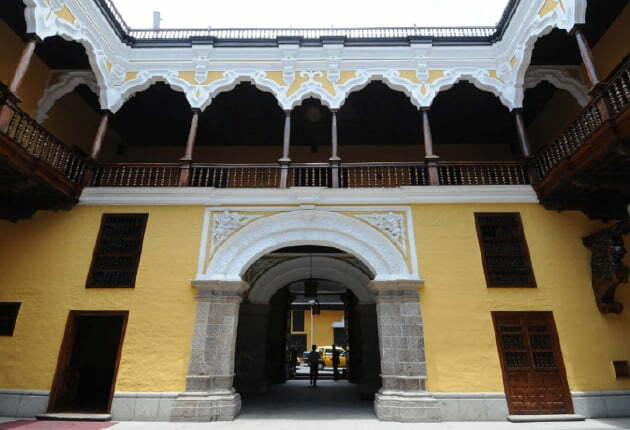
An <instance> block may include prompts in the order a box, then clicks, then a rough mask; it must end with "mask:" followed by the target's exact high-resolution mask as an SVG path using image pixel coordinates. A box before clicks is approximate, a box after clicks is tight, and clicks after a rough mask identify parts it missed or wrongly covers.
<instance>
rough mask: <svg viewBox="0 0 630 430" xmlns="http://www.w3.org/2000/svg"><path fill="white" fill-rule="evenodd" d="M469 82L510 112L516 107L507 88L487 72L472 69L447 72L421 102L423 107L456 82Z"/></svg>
mask: <svg viewBox="0 0 630 430" xmlns="http://www.w3.org/2000/svg"><path fill="white" fill-rule="evenodd" d="M462 81H464V82H470V83H471V84H473V85H474V86H475V87H477V88H478V89H479V90H481V91H487V92H489V93H492V94H494V95H495V96H496V97H497V98H498V99H499V101H500V102H501V103H502V104H503V105H504V106H506V107H507V108H508V109H510V110H512V109H514V108H515V107H517V105H516V103H515V101H514V99H513V97H510V92H509V88H508V86H507V85H506V84H505V82H503V81H502V80H500V79H497V78H495V77H491V76H490V73H489V70H484V69H474V68H458V69H454V70H449V71H447V72H446V73H445V74H444V76H443V77H442V78H440V79H438V80H436V81H435V83H434V84H433V86H432V88H431V93H430V95H429V96H425V98H424V100H423V101H422V103H423V106H426V105H427V103H428V105H431V103H433V101H434V100H435V97H437V95H438V94H439V93H441V92H443V91H448V90H449V89H451V88H452V87H453V86H454V85H455V84H457V83H458V82H462Z"/></svg>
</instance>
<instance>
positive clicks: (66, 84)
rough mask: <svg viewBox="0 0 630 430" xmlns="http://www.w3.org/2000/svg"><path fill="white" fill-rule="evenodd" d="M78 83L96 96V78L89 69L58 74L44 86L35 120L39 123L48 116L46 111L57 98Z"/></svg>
mask: <svg viewBox="0 0 630 430" xmlns="http://www.w3.org/2000/svg"><path fill="white" fill-rule="evenodd" d="M79 85H86V86H87V87H88V88H89V89H90V90H91V91H92V92H93V93H94V94H96V95H97V96H98V94H99V89H98V84H97V83H96V78H95V77H94V73H93V72H92V71H91V70H72V71H68V72H63V73H61V74H60V78H59V80H58V81H57V82H55V83H54V84H53V85H51V86H49V87H48V88H46V90H45V91H44V94H43V95H42V98H41V99H39V104H38V106H37V117H36V120H37V122H39V123H40V124H41V123H43V122H44V121H45V120H46V119H47V118H48V112H50V109H52V107H53V106H54V105H55V103H56V102H57V100H59V99H61V98H62V97H63V96H65V95H66V94H68V93H71V92H72V91H74V90H75V88H77V87H78V86H79Z"/></svg>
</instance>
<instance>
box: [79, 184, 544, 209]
mask: <svg viewBox="0 0 630 430" xmlns="http://www.w3.org/2000/svg"><path fill="white" fill-rule="evenodd" d="M309 203H311V204H321V205H324V204H326V205H331V204H332V205H340V204H341V205H344V204H346V205H352V204H357V205H380V204H394V205H396V204H427V203H434V204H440V203H532V204H537V203H538V197H537V196H536V192H535V191H534V189H533V188H532V187H531V185H461V186H446V185H441V186H422V187H413V186H409V187H400V188H359V189H344V188H339V189H333V188H317V187H313V188H301V187H295V188H289V189H278V188H256V189H254V188H251V189H245V188H241V189H237V188H234V189H227V188H179V187H173V188H168V187H164V188H162V187H160V188H157V187H134V188H125V187H95V188H93V187H87V188H84V189H83V192H82V193H81V197H80V199H79V204H81V205H100V206H103V205H189V206H199V205H202V206H209V205H225V206H230V205H251V204H255V205H301V204H309ZM376 209H377V210H378V209H379V208H376ZM381 210H384V209H382V208H381Z"/></svg>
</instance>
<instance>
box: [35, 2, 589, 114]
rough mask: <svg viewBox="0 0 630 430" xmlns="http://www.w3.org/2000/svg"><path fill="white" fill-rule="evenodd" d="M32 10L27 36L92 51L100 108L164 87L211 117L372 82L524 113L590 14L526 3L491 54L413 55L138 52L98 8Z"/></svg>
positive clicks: (455, 50) (288, 49) (328, 96)
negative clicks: (471, 92) (247, 93)
mask: <svg viewBox="0 0 630 430" xmlns="http://www.w3.org/2000/svg"><path fill="white" fill-rule="evenodd" d="M24 2H25V4H26V6H27V7H26V12H25V16H26V21H27V28H28V30H27V31H29V32H33V33H36V34H37V35H38V36H40V37H41V38H46V37H49V36H53V35H60V36H61V37H63V38H65V39H68V40H75V41H78V42H79V43H81V44H83V45H84V46H85V47H86V52H87V55H88V58H89V60H90V64H91V66H92V69H93V70H94V73H95V76H96V80H97V83H98V86H99V89H100V91H99V97H100V101H101V106H102V107H103V108H105V109H109V110H111V111H113V112H116V111H117V110H118V109H119V108H120V107H121V106H122V104H123V103H124V102H125V101H126V100H127V99H128V98H129V97H131V96H132V95H133V94H134V93H136V92H138V91H142V90H144V89H146V88H147V87H148V86H149V85H151V84H153V83H155V82H157V81H164V82H166V83H168V85H170V86H172V87H173V88H175V89H177V90H179V91H183V92H184V93H185V94H186V98H187V100H188V101H189V103H190V105H191V106H192V107H195V108H200V109H205V107H207V106H208V105H209V104H210V103H211V102H212V99H213V98H214V97H216V95H217V94H219V93H220V92H223V91H229V90H230V89H232V88H233V87H234V86H235V85H237V84H238V83H239V82H242V81H245V80H247V81H250V82H252V83H253V84H254V85H256V86H257V87H258V88H260V89H262V90H264V91H269V92H271V93H272V94H273V95H274V96H275V97H276V98H277V100H278V104H279V105H280V106H281V107H282V108H283V109H290V108H292V107H294V106H297V105H299V104H300V103H301V102H302V101H303V100H304V99H305V98H308V97H317V98H319V99H321V100H322V103H324V104H325V105H327V106H329V107H331V108H339V107H340V106H342V105H343V103H344V101H345V100H346V98H347V96H348V95H349V94H350V93H351V92H352V91H356V90H358V89H360V88H362V87H363V86H365V85H367V83H369V82H371V81H373V80H382V81H383V82H385V83H386V84H387V85H388V86H390V87H391V88H393V89H395V90H399V91H403V92H404V93H405V94H406V95H407V96H408V97H409V98H410V100H411V102H412V103H413V104H414V105H415V106H417V107H421V106H429V105H430V104H431V103H432V101H433V99H434V98H435V96H436V95H437V94H438V92H440V91H443V90H446V89H448V88H449V87H450V86H452V85H453V84H455V83H456V82H458V81H460V80H469V81H470V82H472V83H473V84H475V85H476V86H478V87H479V88H481V89H482V90H486V91H490V92H492V93H493V94H495V95H497V97H499V98H500V100H501V102H502V103H503V104H505V105H506V106H507V107H508V108H510V109H513V108H515V107H521V106H522V102H523V86H524V79H525V72H526V70H527V68H528V66H529V63H530V59H531V52H532V50H533V48H534V44H535V42H536V40H537V39H538V38H539V37H541V36H543V35H545V34H547V33H548V32H550V31H551V30H552V29H553V28H561V29H564V30H570V29H571V28H573V26H574V25H575V24H576V23H583V22H584V20H585V11H586V0H531V1H527V2H520V4H519V5H518V7H517V10H516V11H515V13H514V17H513V19H512V20H511V22H510V24H509V26H508V28H507V29H506V32H505V34H504V36H503V39H502V40H501V41H499V42H497V43H495V44H493V45H487V46H432V45H431V44H426V43H420V44H417V43H414V44H412V45H411V46H409V47H402V46H396V47H347V46H342V45H340V44H325V46H322V47H301V46H299V45H297V44H282V45H281V46H280V47H278V48H256V47H249V48H213V47H212V46H211V45H207V46H206V45H195V46H193V47H182V48H169V49H132V48H130V47H129V46H127V45H125V44H123V43H122V42H121V41H120V40H119V39H118V37H117V35H116V33H115V32H114V31H113V29H112V28H111V27H110V24H109V23H108V21H107V19H105V17H104V16H103V15H102V13H101V12H100V10H99V9H98V7H97V6H96V5H95V3H94V2H90V1H82V0H63V1H62V0H24ZM549 2H551V3H549ZM549 5H551V8H549ZM543 6H545V9H543ZM64 8H68V10H69V11H70V12H71V13H72V17H73V18H74V19H71V20H68V19H67V16H66V19H64V18H63V15H64V14H63V13H60V14H57V13H56V12H61V11H63V10H64ZM543 12H544V13H543ZM210 60H211V61H210ZM431 69H434V70H443V71H444V76H443V77H442V78H440V79H437V80H436V81H434V82H431V83H429V82H428V79H427V78H428V74H427V72H428V70H431ZM400 70H415V71H416V78H417V82H411V81H410V80H408V79H403V78H401V77H400V75H399V72H400ZM210 71H213V72H217V71H219V72H220V71H223V72H225V74H224V77H223V78H222V79H219V80H217V81H214V82H211V83H210V84H208V85H203V83H204V78H206V77H207V76H208V73H209V72H210ZM269 71H280V72H282V76H283V78H284V79H283V80H284V85H282V84H281V83H279V82H276V81H274V80H271V79H268V78H267V77H266V74H267V72H269ZM342 71H354V72H356V73H357V75H356V77H355V78H354V79H351V80H350V81H348V82H345V83H341V84H339V82H341V81H340V73H341V72H342ZM179 72H193V74H194V82H192V83H191V82H188V81H184V80H182V79H180V78H179V77H178V73H179ZM322 72H323V73H325V74H326V78H327V79H328V80H329V81H330V82H331V84H332V91H331V92H329V90H330V88H329V90H327V89H326V88H325V87H324V85H322V84H321V83H320V82H317V81H316V80H314V77H315V76H314V75H313V76H312V77H311V78H309V79H308V80H306V82H304V83H303V84H302V85H301V86H300V87H299V88H298V89H297V91H294V90H291V94H290V95H289V90H290V88H292V87H291V84H292V83H293V79H295V76H296V74H298V75H299V74H301V73H322ZM418 82H419V83H418Z"/></svg>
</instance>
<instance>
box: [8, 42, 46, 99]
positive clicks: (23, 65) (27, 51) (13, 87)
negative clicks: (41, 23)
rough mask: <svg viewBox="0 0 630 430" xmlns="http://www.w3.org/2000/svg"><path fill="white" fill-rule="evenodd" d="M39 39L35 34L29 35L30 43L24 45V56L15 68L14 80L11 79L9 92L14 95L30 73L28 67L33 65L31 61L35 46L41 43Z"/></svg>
mask: <svg viewBox="0 0 630 430" xmlns="http://www.w3.org/2000/svg"><path fill="white" fill-rule="evenodd" d="M39 40H40V39H39V37H37V36H36V35H34V34H29V39H28V42H26V45H24V49H23V50H22V56H21V57H20V61H19V62H18V64H17V67H16V68H15V72H14V73H13V79H11V83H10V84H9V91H11V92H12V93H13V94H15V93H16V92H17V90H18V89H19V88H20V85H21V84H22V81H23V80H24V76H25V75H26V72H27V71H28V66H29V65H30V64H31V59H32V58H33V53H35V46H36V45H37V42H39Z"/></svg>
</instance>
